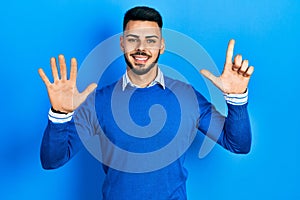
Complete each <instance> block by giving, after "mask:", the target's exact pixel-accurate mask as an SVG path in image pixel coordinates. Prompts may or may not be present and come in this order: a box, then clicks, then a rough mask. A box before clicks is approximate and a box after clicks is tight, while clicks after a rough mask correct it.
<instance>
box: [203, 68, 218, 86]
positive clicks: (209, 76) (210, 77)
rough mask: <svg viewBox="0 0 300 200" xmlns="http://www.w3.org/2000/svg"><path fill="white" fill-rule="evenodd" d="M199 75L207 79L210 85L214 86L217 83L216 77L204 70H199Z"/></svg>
mask: <svg viewBox="0 0 300 200" xmlns="http://www.w3.org/2000/svg"><path fill="white" fill-rule="evenodd" d="M200 73H201V74H202V75H203V76H204V77H205V78H207V79H208V80H210V81H211V82H212V83H214V84H216V83H217V77H216V76H214V75H213V74H212V73H211V72H210V71H208V70H206V69H202V70H200Z"/></svg>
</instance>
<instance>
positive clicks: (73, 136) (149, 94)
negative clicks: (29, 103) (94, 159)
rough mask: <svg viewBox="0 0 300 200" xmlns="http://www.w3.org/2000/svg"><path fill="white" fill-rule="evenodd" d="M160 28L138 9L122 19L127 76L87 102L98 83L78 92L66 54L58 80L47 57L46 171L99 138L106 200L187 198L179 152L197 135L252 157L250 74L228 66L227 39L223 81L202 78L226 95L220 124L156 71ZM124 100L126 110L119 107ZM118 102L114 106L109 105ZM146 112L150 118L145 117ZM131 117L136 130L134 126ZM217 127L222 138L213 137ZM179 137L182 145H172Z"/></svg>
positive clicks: (238, 65)
mask: <svg viewBox="0 0 300 200" xmlns="http://www.w3.org/2000/svg"><path fill="white" fill-rule="evenodd" d="M162 24H163V23H162V18H161V16H160V14H159V13H158V12H157V11H156V10H154V9H152V8H149V7H135V8H132V9H130V10H129V11H127V12H126V14H125V17H124V22H123V35H122V36H121V38H120V46H121V50H122V51H123V52H124V58H125V62H126V65H127V68H126V73H125V74H124V76H123V77H122V79H121V80H119V81H117V82H116V83H113V84H111V85H109V86H106V87H103V88H102V89H99V90H97V91H96V92H95V93H93V94H92V95H90V94H91V93H92V91H93V90H94V89H95V88H96V87H97V85H96V84H95V83H92V84H91V85H89V86H88V87H87V89H86V90H84V91H83V92H82V93H79V92H78V90H77V87H76V76H77V63H76V60H75V59H74V58H72V60H71V70H70V78H69V80H68V79H67V70H66V64H65V59H64V57H63V55H60V56H59V57H58V58H59V66H60V77H59V75H58V70H57V66H56V61H55V58H51V68H52V74H53V78H54V83H50V81H49V79H48V78H47V76H46V75H45V73H44V72H43V70H42V69H39V74H40V76H41V78H42V80H43V81H44V83H45V85H46V87H47V90H48V95H49V98H50V102H51V106H52V107H51V110H50V111H49V122H48V125H47V128H46V130H45V133H44V137H43V141H42V145H41V161H42V166H43V167H44V168H45V169H53V168H58V167H60V166H62V165H63V164H65V163H66V162H67V161H68V160H70V158H71V157H72V156H73V155H74V154H75V153H76V152H77V151H78V150H79V149H80V148H81V147H82V143H81V140H80V138H79V137H78V134H81V135H82V133H83V135H84V134H86V135H87V136H95V135H99V137H100V145H101V150H102V155H101V156H102V157H103V164H104V165H103V168H104V171H105V173H106V178H105V181H104V184H103V189H102V190H103V199H122V200H124V199H186V198H187V197H186V185H185V184H186V179H187V171H186V169H185V168H184V166H183V164H184V151H185V150H186V147H188V145H189V144H190V143H191V140H192V138H193V137H192V136H193V135H194V134H195V133H196V132H197V130H200V131H202V132H203V133H205V134H206V135H208V136H209V137H211V138H212V139H213V140H215V141H216V142H217V143H218V144H220V145H222V146H223V147H224V148H226V149H228V150H229V151H232V152H234V153H248V152H249V151H250V146H251V131H250V123H249V117H248V113H247V94H248V92H247V86H248V82H249V79H250V76H251V75H252V73H253V71H254V68H253V67H252V66H250V67H249V66H248V61H247V60H242V56H241V55H237V56H236V57H235V58H234V60H232V57H233V47H234V40H230V42H229V44H228V49H227V53H226V62H225V65H224V70H223V73H222V74H221V76H220V77H215V76H214V75H212V74H211V73H210V72H209V71H207V70H202V71H201V73H202V74H203V75H204V76H205V77H207V78H208V79H210V80H211V81H212V82H213V83H214V84H215V85H216V86H217V87H218V88H219V89H220V90H221V91H222V92H223V93H224V95H225V99H226V101H227V105H228V116H227V117H226V118H225V117H223V116H222V115H220V114H219V113H218V112H217V111H216V110H215V109H214V107H213V106H212V105H211V104H210V103H209V102H207V101H206V99H205V98H204V97H203V96H202V95H201V94H200V93H199V92H197V91H196V90H194V89H193V88H192V87H191V86H190V85H188V84H185V83H182V82H180V81H177V80H173V79H171V78H168V77H166V76H164V75H163V73H162V72H161V71H160V69H159V67H158V65H157V61H158V58H159V56H160V55H161V54H163V52H164V50H165V41H164V39H163V37H162V32H161V29H162ZM89 95H90V96H89ZM88 96H89V97H88ZM116 97H117V100H116ZM128 97H130V99H128ZM126 98H127V100H128V102H127V103H128V105H126V104H125V105H124V103H125V102H126V101H127V100H125V99H126ZM180 99H181V100H180ZM182 99H184V100H182ZM115 101H117V102H118V103H117V105H115V104H114V105H113V102H115ZM93 102H94V103H95V105H94V104H93ZM157 104H159V105H162V106H163V107H164V108H165V110H164V111H162V110H160V109H158V111H157V110H156V111H155V109H152V107H151V106H153V105H157ZM125 107H128V109H129V110H130V116H129V115H126V114H124V113H125V112H126V109H124V108H125ZM150 108H151V109H152V110H151V111H149V113H150V117H149V116H148V115H147V111H148V110H149V109H150ZM153 110H154V111H153ZM151 112H153V113H151ZM120 116H122V117H120ZM124 116H125V117H124ZM119 118H121V120H119ZM128 118H130V119H131V118H132V120H133V121H134V122H135V123H136V124H138V126H137V127H135V126H134V125H131V124H130V123H131V122H132V121H130V120H128ZM149 118H150V119H149ZM95 119H96V120H95ZM122 120H125V123H123V122H122ZM151 120H152V121H151ZM122 123H123V124H122ZM99 125H100V126H99ZM161 126H162V127H161ZM219 126H221V130H220V131H221V132H219V130H217V129H218V128H219ZM145 127H146V128H145ZM147 127H148V129H147ZM149 127H150V128H149ZM211 127H213V129H211ZM154 129H155V133H154V134H153V133H152V132H151V131H152V130H154ZM79 130H80V131H79ZM77 132H78V134H77ZM79 132H80V133H79ZM102 133H104V134H102ZM177 133H178V135H180V139H179V140H176V139H177ZM83 137H85V136H83ZM106 139H108V140H107V141H106ZM174 140H176V142H175V143H174V142H173V141H174ZM111 143H113V144H114V145H116V146H118V147H120V148H121V149H124V150H125V151H126V152H128V155H127V154H122V156H120V155H118V151H119V149H118V148H111V146H109V144H111ZM172 145H173V146H172ZM164 147H172V148H170V149H171V150H168V151H167V154H165V152H162V151H160V150H161V149H164ZM130 152H135V153H136V154H134V155H137V154H139V155H140V154H142V155H150V154H151V152H155V153H158V155H161V157H160V159H156V160H155V159H152V158H151V157H147V159H143V160H138V162H137V160H132V159H131V157H130V155H131V154H130ZM149 152H150V153H149ZM170 157H171V158H170ZM143 158H146V157H143ZM156 158H157V157H156ZM174 158H175V159H174ZM168 159H169V160H168ZM166 160H167V161H166ZM164 161H166V162H164ZM156 162H158V163H160V162H161V163H163V166H160V167H157V166H156V165H155V164H156ZM128 166H129V167H128ZM149 166H150V167H149ZM122 167H124V168H122ZM126 167H127V168H126Z"/></svg>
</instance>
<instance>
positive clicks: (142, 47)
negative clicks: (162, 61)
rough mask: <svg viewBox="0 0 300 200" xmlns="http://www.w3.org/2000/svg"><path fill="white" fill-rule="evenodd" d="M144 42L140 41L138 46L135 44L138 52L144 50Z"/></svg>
mask: <svg viewBox="0 0 300 200" xmlns="http://www.w3.org/2000/svg"><path fill="white" fill-rule="evenodd" d="M145 42H146V41H145V40H140V41H139V42H138V44H137V47H136V49H137V50H140V51H143V50H145V49H146V46H147V45H146V44H145Z"/></svg>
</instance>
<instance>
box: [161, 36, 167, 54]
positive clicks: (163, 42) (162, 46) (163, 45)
mask: <svg viewBox="0 0 300 200" xmlns="http://www.w3.org/2000/svg"><path fill="white" fill-rule="evenodd" d="M165 47H166V46H165V39H164V38H162V39H161V44H160V51H159V53H160V54H163V53H164V52H165Z"/></svg>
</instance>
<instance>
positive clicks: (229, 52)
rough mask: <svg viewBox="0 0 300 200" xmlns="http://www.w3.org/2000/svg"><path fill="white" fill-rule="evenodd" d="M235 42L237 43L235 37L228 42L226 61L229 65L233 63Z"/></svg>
mask: <svg viewBox="0 0 300 200" xmlns="http://www.w3.org/2000/svg"><path fill="white" fill-rule="evenodd" d="M234 43H235V41H234V39H231V40H230V41H229V43H228V47H227V51H226V61H225V63H226V64H227V65H229V64H232V56H233V49H234Z"/></svg>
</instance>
